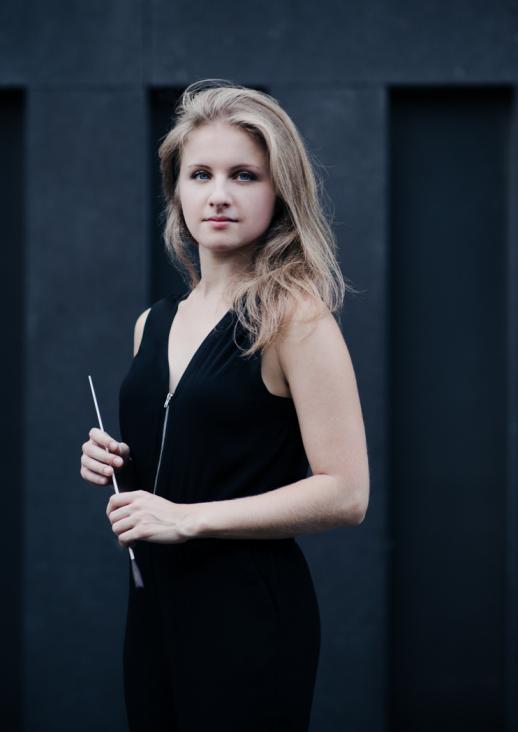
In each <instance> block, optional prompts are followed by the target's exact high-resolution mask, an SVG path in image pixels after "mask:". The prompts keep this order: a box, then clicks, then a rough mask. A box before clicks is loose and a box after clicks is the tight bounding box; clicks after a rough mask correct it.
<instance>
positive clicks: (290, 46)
mask: <svg viewBox="0 0 518 732" xmlns="http://www.w3.org/2000/svg"><path fill="white" fill-rule="evenodd" d="M150 1H151V7H152V15H151V19H150V38H149V39H148V40H147V41H146V45H148V46H149V58H150V72H149V76H148V78H149V80H150V81H151V83H153V84H162V83H169V84H178V85H182V84H184V83H188V82H189V81H192V80H194V79H197V78H204V77H209V76H213V77H214V76H215V77H225V78H227V77H228V78H231V79H235V80H236V81H239V82H241V83H245V84H259V83H261V82H262V81H263V80H264V79H270V78H271V79H275V81H276V83H277V84H290V85H297V86H302V87H303V86H305V85H306V84H308V83H315V84H321V85H324V86H325V87H327V88H329V87H331V88H333V87H334V86H336V85H338V84H344V83H345V84H348V83H384V82H398V81H403V82H412V81H419V82H422V83H423V82H437V81H441V82H452V83H454V82H465V81H468V80H469V81H486V80H487V81H491V82H494V81H508V80H509V79H513V78H516V74H517V69H518V42H517V37H518V36H517V34H518V5H517V3H515V2H497V3H486V4H483V3H480V2H475V0H457V2H455V3H444V2H441V1H440V0H434V1H433V2H426V3H412V2H406V1H404V0H390V2H387V1H386V0H371V1H370V2H364V0H354V1H352V0H349V2H345V3H344V2H341V0H325V1H324V2H319V3H314V2H303V3H297V2H293V0H280V2H277V3H261V4H257V5H246V4H241V5H240V4H238V3H234V2H230V1H229V0H222V2H219V3H218V6H217V12H214V9H213V7H212V5H211V4H209V3H207V2H205V3H197V4H193V3H192V2H189V1H188V0H179V1H178V2H175V3H171V2H168V0H150ZM235 29H238V30H237V31H236V30H235ZM482 49H483V50H482Z"/></svg>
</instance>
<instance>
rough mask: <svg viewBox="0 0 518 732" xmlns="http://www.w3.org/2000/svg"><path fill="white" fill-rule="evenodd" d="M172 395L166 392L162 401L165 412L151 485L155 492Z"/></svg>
mask: <svg viewBox="0 0 518 732" xmlns="http://www.w3.org/2000/svg"><path fill="white" fill-rule="evenodd" d="M172 396H173V395H172V394H171V392H167V397H166V400H165V403H164V407H165V414H164V423H163V425H162V442H161V444H160V455H159V456H158V465H157V468H156V473H155V485H154V487H153V493H156V487H157V483H158V474H159V472H160V465H161V463H162V452H163V450H164V440H165V430H166V426H167V415H168V414H169V402H170V401H171V397H172Z"/></svg>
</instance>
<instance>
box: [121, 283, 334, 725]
mask: <svg viewBox="0 0 518 732" xmlns="http://www.w3.org/2000/svg"><path fill="white" fill-rule="evenodd" d="M187 294H188V292H185V293H181V294H171V295H169V296H167V297H165V298H163V299H162V300H159V301H158V302H156V303H154V304H153V306H152V308H151V310H150V312H149V314H148V317H147V320H146V323H145V326H144V332H143V336H142V342H141V345H140V348H139V351H138V353H137V354H136V356H135V358H134V359H133V360H132V362H131V365H130V368H129V371H128V373H127V375H126V376H125V378H124V380H123V382H122V384H121V388H120V401H119V421H120V432H121V438H122V440H123V441H124V442H126V443H127V444H128V445H129V446H130V450H131V455H132V459H133V467H134V477H135V483H134V484H133V487H137V488H141V489H143V490H146V491H150V492H153V491H155V492H156V494H157V495H160V496H163V497H164V498H167V499H168V500H171V501H174V502H177V503H197V502H206V501H216V500H221V499H232V498H239V497H243V496H251V495H254V494H259V493H263V492H266V491H270V490H272V489H274V488H278V487H280V486H283V485H286V484H288V483H293V482H295V481H298V480H301V479H303V478H305V477H306V475H307V470H308V461H307V457H306V454H305V451H304V447H303V443H302V438H301V434H300V428H299V423H298V419H297V414H296V410H295V407H294V404H293V400H292V399H290V398H288V397H280V396H276V395H273V394H271V393H270V392H269V391H268V389H267V388H266V386H265V385H264V383H263V380H262V378H261V371H260V369H261V360H260V355H259V354H256V355H254V356H253V357H252V358H248V359H245V358H243V356H242V355H241V351H240V350H239V348H238V346H237V344H240V345H241V346H243V347H245V346H246V345H247V343H248V341H246V337H247V336H246V333H245V331H244V329H243V328H242V326H241V325H240V323H239V322H238V320H237V317H236V315H235V312H234V311H231V310H229V311H227V313H226V314H225V315H224V316H223V318H222V319H221V320H220V321H219V323H218V324H217V326H216V327H215V328H214V329H213V330H212V331H211V332H210V333H209V334H208V335H207V337H206V338H205V339H204V341H203V342H202V343H201V345H200V346H199V348H198V350H197V351H196V352H195V354H194V355H193V357H192V359H191V361H190V362H189V364H188V366H187V368H186V370H185V371H184V373H183V375H182V377H181V379H180V381H179V383H178V385H177V387H176V389H175V391H174V394H173V395H172V396H171V395H170V394H169V361H168V338H169V332H170V328H171V324H172V321H173V318H174V315H175V313H176V309H177V304H178V301H179V300H181V299H184V298H185V297H186V296H187ZM234 338H235V341H236V342H235V341H234ZM236 343H237V344H236ZM134 551H135V556H136V559H137V562H138V565H139V567H140V570H141V572H142V576H143V580H144V585H145V586H144V588H143V589H141V590H136V589H135V588H134V586H133V582H132V580H131V573H129V598H128V612H127V622H126V634H125V642H124V690H125V701H126V710H127V715H128V722H129V729H130V730H131V731H132V732H133V731H134V730H142V732H144V731H145V732H151V731H152V732H159V731H161V730H169V731H171V732H172V731H173V730H174V731H177V732H209V730H210V731H211V732H218V731H219V730H221V731H222V732H223V731H225V732H245V731H246V732H281V731H282V732H291V731H293V732H303V731H306V730H307V729H308V727H309V719H310V712H311V706H312V700H313V692H314V686H315V680H316V672H317V666H318V658H319V652H320V614H319V608H318V602H317V597H316V594H315V590H314V586H313V582H312V578H311V574H310V571H309V567H308V565H307V562H306V559H305V557H304V555H303V553H302V550H301V549H300V547H299V545H298V544H297V543H296V541H295V539H294V538H285V539H274V540H272V539H229V538H212V537H211V538H196V539H192V540H189V541H187V542H182V543H177V544H155V543H152V542H146V541H138V542H136V543H135V545H134Z"/></svg>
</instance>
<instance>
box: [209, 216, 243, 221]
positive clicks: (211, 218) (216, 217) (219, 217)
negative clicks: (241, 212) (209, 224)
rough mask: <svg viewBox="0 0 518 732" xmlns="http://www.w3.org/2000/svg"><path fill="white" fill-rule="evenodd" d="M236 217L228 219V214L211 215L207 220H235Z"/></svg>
mask: <svg viewBox="0 0 518 732" xmlns="http://www.w3.org/2000/svg"><path fill="white" fill-rule="evenodd" d="M236 220H237V219H230V218H229V217H228V216H211V217H210V219H207V221H236Z"/></svg>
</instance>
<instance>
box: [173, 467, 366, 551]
mask: <svg viewBox="0 0 518 732" xmlns="http://www.w3.org/2000/svg"><path fill="white" fill-rule="evenodd" d="M362 519H363V514H362V510H361V508H360V507H359V502H358V501H357V500H356V497H355V495H354V494H353V492H352V491H347V489H346V488H344V486H343V481H340V480H339V479H338V478H337V477H336V476H333V475H324V474H319V475H312V476H310V477H309V478H304V479H303V480H299V481H297V482H296V483H290V484H289V485H286V486H282V487H281V488H276V489H274V490H271V491H268V492H266V493H261V494H259V495H255V496H247V497H245V498H233V499H230V500H221V501H208V502H205V503H198V504H194V506H193V512H192V514H191V515H190V518H189V522H190V526H189V529H188V531H187V532H186V533H188V534H189V538H205V537H216V538H229V539H247V538H256V539H281V538H288V537H293V536H295V535H298V534H307V533H314V532H319V531H325V530H326V529H332V528H336V527H337V526H343V525H347V524H350V525H355V524H358V523H360V522H361V520H362Z"/></svg>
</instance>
